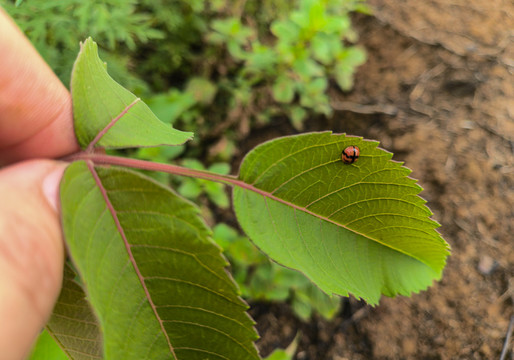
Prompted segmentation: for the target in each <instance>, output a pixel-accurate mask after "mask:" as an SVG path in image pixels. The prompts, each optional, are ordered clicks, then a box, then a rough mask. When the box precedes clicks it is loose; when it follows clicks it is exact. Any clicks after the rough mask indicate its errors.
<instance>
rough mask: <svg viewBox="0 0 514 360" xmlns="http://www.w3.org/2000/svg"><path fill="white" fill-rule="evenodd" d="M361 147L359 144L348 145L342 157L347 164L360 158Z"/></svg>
mask: <svg viewBox="0 0 514 360" xmlns="http://www.w3.org/2000/svg"><path fill="white" fill-rule="evenodd" d="M360 152H361V151H360V149H359V148H358V147H357V146H353V145H352V146H348V147H347V148H346V149H344V150H343V153H342V154H341V159H342V160H343V162H344V163H345V164H353V163H354V162H356V161H357V160H358V159H359V155H360Z"/></svg>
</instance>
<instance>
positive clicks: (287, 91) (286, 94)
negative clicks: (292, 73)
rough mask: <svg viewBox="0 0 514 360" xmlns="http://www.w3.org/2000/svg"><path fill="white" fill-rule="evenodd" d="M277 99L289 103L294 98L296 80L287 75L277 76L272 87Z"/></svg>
mask: <svg viewBox="0 0 514 360" xmlns="http://www.w3.org/2000/svg"><path fill="white" fill-rule="evenodd" d="M271 91H272V94H273V98H274V99H275V101H278V102H281V103H285V104H288V103H290V102H291V101H293V99H294V92H295V82H294V81H293V79H291V78H290V77H288V76H287V75H281V76H279V77H278V78H277V80H276V81H275V83H274V84H273V86H272V88H271Z"/></svg>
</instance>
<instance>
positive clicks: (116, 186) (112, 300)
mask: <svg viewBox="0 0 514 360" xmlns="http://www.w3.org/2000/svg"><path fill="white" fill-rule="evenodd" d="M61 202H62V210H63V211H62V212H63V228H64V234H65V238H66V242H67V245H68V248H69V252H70V255H71V257H72V259H73V262H74V264H75V265H76V268H77V271H78V273H79V274H80V277H81V281H82V282H83V283H84V287H85V288H86V289H87V290H86V291H87V294H88V300H89V301H90V303H91V306H92V308H93V309H94V312H95V313H96V316H97V318H98V322H99V325H100V328H101V333H102V336H103V339H102V340H103V349H102V351H103V354H102V355H103V357H104V358H105V359H137V360H142V359H177V360H182V359H184V360H185V359H187V360H195V359H259V356H258V355H257V351H256V349H255V347H254V345H253V340H255V339H256V338H257V334H256V332H255V330H254V328H253V324H254V323H253V321H252V320H251V319H250V317H249V316H248V315H247V313H246V309H247V305H246V304H245V303H244V302H243V301H242V300H241V299H240V298H239V297H238V290H237V287H236V285H235V284H234V282H233V281H232V279H231V278H230V276H229V275H228V274H227V273H226V271H225V266H226V265H227V262H226V260H225V259H224V258H223V256H222V255H221V252H220V249H219V247H217V246H216V245H215V244H214V243H213V242H212V240H211V232H210V230H209V229H208V228H207V227H206V226H205V224H204V223H203V221H202V220H201V219H200V218H199V214H198V213H199V210H198V209H197V208H196V207H195V206H194V205H192V204H191V203H190V202H188V201H186V200H184V199H182V198H181V197H179V196H177V195H176V194H175V193H173V192H172V191H171V190H169V189H167V188H165V187H164V186H162V185H160V184H157V183H156V182H154V181H152V180H150V179H148V178H146V177H145V176H143V175H140V174H138V173H135V172H133V171H129V170H124V169H120V168H116V167H94V166H93V165H92V164H90V163H86V162H84V161H77V162H75V163H73V164H71V165H70V166H69V167H68V169H67V170H66V172H65V175H64V178H63V181H62V183H61Z"/></svg>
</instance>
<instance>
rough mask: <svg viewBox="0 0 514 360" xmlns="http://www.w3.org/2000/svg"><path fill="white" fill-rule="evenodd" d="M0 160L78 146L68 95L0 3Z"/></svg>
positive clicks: (62, 152) (60, 153)
mask: <svg viewBox="0 0 514 360" xmlns="http://www.w3.org/2000/svg"><path fill="white" fill-rule="evenodd" d="M0 49H2V51H1V54H0V69H2V70H1V71H0V165H2V164H7V163H13V162H15V161H19V160H22V159H29V158H41V157H46V158H55V157H61V156H64V155H66V154H69V153H71V152H74V151H76V150H78V144H77V141H76V139H75V135H74V133H73V117H72V107H71V96H70V93H69V92H68V90H67V89H66V88H65V87H64V85H63V84H62V83H61V82H60V81H59V79H58V78H57V76H55V74H54V73H53V72H52V70H51V69H50V67H48V65H47V64H46V63H45V62H44V60H43V59H42V58H41V56H40V55H39V54H38V53H37V51H36V50H35V49H34V47H33V46H32V45H31V44H30V42H29V41H28V39H27V38H26V37H25V36H24V35H23V33H22V32H21V31H20V29H18V27H17V26H16V25H15V24H14V22H13V21H12V20H11V19H10V18H9V17H8V15H7V14H6V13H5V12H4V10H2V8H1V7H0Z"/></svg>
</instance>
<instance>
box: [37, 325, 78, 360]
mask: <svg viewBox="0 0 514 360" xmlns="http://www.w3.org/2000/svg"><path fill="white" fill-rule="evenodd" d="M45 359H48V360H50V359H51V360H68V359H69V358H68V356H66V353H64V351H62V349H61V348H60V347H59V345H57V343H56V342H55V340H54V339H53V338H52V336H51V335H50V334H49V333H48V332H47V331H46V330H43V332H42V333H41V334H40V335H39V337H38V339H37V342H36V345H35V346H34V348H33V349H32V352H31V354H30V356H29V358H28V360H45Z"/></svg>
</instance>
